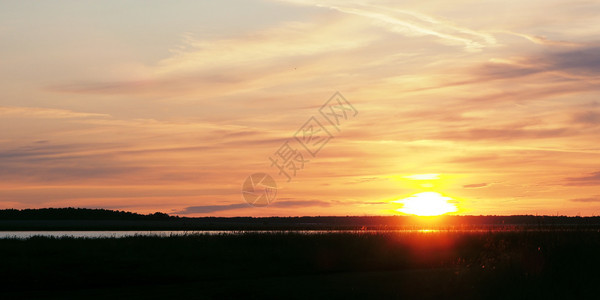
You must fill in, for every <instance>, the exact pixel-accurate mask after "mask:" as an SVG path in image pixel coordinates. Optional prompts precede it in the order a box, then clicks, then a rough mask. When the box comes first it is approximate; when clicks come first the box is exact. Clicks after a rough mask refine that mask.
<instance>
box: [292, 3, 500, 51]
mask: <svg viewBox="0 0 600 300" xmlns="http://www.w3.org/2000/svg"><path fill="white" fill-rule="evenodd" d="M289 2H292V3H297V4H303V5H314V6H318V7H324V8H329V9H333V10H336V11H340V12H342V13H346V14H352V15H356V16H360V17H365V18H367V19H369V20H371V21H373V22H374V24H376V25H378V26H381V27H383V28H385V29H386V30H390V31H393V32H396V33H400V34H404V35H408V36H433V37H435V38H438V39H439V40H441V41H442V42H444V43H448V44H454V45H462V46H463V47H464V48H465V49H466V50H468V51H479V50H481V48H484V47H487V46H493V45H495V44H496V39H495V37H494V36H493V35H492V34H490V33H486V32H479V31H476V30H473V29H470V28H466V27H461V26H457V25H455V24H452V23H450V22H448V21H445V20H442V19H439V18H436V17H433V16H429V15H425V14H422V13H418V12H416V11H409V10H402V9H396V8H393V7H389V6H387V7H384V6H381V5H374V4H370V3H368V2H357V1H312V0H291V1H289Z"/></svg>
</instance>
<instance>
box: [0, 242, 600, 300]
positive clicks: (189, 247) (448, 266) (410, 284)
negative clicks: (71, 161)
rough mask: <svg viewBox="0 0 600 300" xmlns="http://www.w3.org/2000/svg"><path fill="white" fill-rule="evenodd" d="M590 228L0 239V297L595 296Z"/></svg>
mask: <svg viewBox="0 0 600 300" xmlns="http://www.w3.org/2000/svg"><path fill="white" fill-rule="evenodd" d="M599 295H600V232H598V231H597V230H586V231H583V230H580V231H560V230H556V231H511V232H479V233H472V232H471V233H468V232H423V233H421V232H412V233H356V234H352V233H327V234H313V235H301V234H293V233H268V234H265V233H262V234H261V233H246V234H241V235H221V236H179V237H165V238H160V237H131V238H122V239H74V238H61V239H55V238H32V239H28V240H17V239H5V240H0V299H13V298H16V299H18V298H31V299H90V298H92V299H178V298H188V299H367V298H370V299H575V298H590V299H598V297H599Z"/></svg>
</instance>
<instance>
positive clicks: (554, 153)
mask: <svg viewBox="0 0 600 300" xmlns="http://www.w3.org/2000/svg"><path fill="white" fill-rule="evenodd" d="M599 13H600V3H599V2H598V1H572V0H569V1H566V0H560V1H551V0H543V1H542V0H529V1H506V0H502V1H495V0H492V1H461V0H456V1H455V0H453V1H448V0H444V1H401V2H400V1H380V0H370V1H311V0H282V1H267V0H265V1H258V0H222V1H175V2H166V1H130V0H125V1H48V2H39V1H2V2H0V45H1V46H0V208H17V209H22V208H41V207H89V208H106V209H118V210H128V211H134V212H140V213H151V212H156V211H162V212H166V213H170V214H173V215H180V216H209V215H210V216H257V217H258V216H303V215H311V216H317V215H321V216H323V215H341V216H345V215H398V214H403V212H402V205H403V204H402V199H415V197H416V196H415V195H431V194H432V193H433V194H436V195H439V198H440V199H448V203H451V204H454V205H455V206H456V208H457V209H456V211H455V212H452V213H454V214H466V215H480V214H483V215H501V214H545V215H557V214H558V215H572V216H575V215H581V216H590V215H600V163H599V162H600V144H599V143H598V141H600V98H599V95H600V39H599V37H600V36H599V35H598V32H600V22H597V18H598V14H599ZM336 92H339V94H336ZM330 99H331V100H332V101H338V100H340V99H345V100H340V101H342V102H340V103H342V104H343V105H342V106H337V108H340V107H345V108H350V107H351V109H352V110H346V111H345V112H348V114H347V115H345V116H344V117H343V118H340V120H338V121H339V124H333V123H329V122H328V120H327V118H326V116H328V115H327V114H326V113H324V114H322V113H321V112H324V111H325V110H323V109H324V108H325V109H327V108H329V107H330V106H328V104H327V103H332V102H328V101H329V100H330ZM329 116H331V115H329ZM311 120H312V121H311ZM330 120H331V119H330ZM315 121H316V122H317V123H314V122H315ZM310 122H313V123H310ZM319 124H320V125H321V126H322V127H323V129H324V131H323V130H322V131H320V132H321V133H322V135H320V136H317V135H315V137H319V138H327V139H325V140H324V141H322V143H321V144H320V146H319V147H320V148H319V149H318V152H317V153H315V155H312V154H311V153H309V152H308V151H307V149H305V148H303V145H302V144H300V142H299V141H301V140H302V139H296V137H298V136H299V135H300V136H302V138H303V139H305V138H306V132H307V131H306V130H307V129H312V130H320V128H321V127H319ZM334 125H336V126H334ZM307 126H308V127H307ZM310 126H313V127H310ZM325 131H327V134H325ZM315 132H316V131H315ZM286 143H287V144H286ZM283 145H288V146H290V149H291V151H295V152H293V153H300V154H301V158H302V159H301V160H300V161H304V163H303V164H302V165H301V166H302V168H299V166H300V164H299V163H298V165H297V168H298V170H296V174H295V175H294V174H288V175H290V178H289V181H288V178H287V177H286V176H285V173H283V172H280V170H279V169H278V168H277V165H273V164H272V162H271V159H272V158H273V157H275V156H276V154H277V153H280V150H281V149H282V146H283ZM288 171H289V170H288ZM255 173H258V174H263V173H264V174H268V175H269V176H271V178H273V180H274V181H275V182H276V185H277V189H276V193H277V194H276V198H275V199H274V200H273V202H272V203H270V204H269V205H267V206H264V207H256V206H252V205H249V204H248V203H247V202H246V201H245V199H244V197H243V195H244V194H243V193H242V189H243V184H244V182H245V180H246V178H247V177H248V176H249V175H251V174H255ZM292 175H293V176H292ZM417 198H418V197H417ZM444 201H445V200H444Z"/></svg>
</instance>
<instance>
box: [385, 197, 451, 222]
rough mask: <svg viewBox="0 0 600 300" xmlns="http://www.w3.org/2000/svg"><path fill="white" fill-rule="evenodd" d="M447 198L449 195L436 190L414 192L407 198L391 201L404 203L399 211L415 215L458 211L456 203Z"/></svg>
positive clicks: (434, 214) (435, 214)
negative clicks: (446, 195)
mask: <svg viewBox="0 0 600 300" xmlns="http://www.w3.org/2000/svg"><path fill="white" fill-rule="evenodd" d="M449 200H453V199H452V198H450V197H445V196H442V195H441V194H440V193H436V192H422V193H417V194H414V195H412V196H410V197H408V198H404V199H400V200H396V201H392V202H394V203H401V204H404V206H403V207H402V208H399V209H397V211H399V212H403V213H405V214H410V215H417V216H439V215H443V214H446V213H450V212H456V211H458V208H457V207H456V205H455V204H454V203H452V202H450V201H449Z"/></svg>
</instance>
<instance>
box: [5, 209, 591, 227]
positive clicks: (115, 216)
mask: <svg viewBox="0 0 600 300" xmlns="http://www.w3.org/2000/svg"><path fill="white" fill-rule="evenodd" d="M463 227H468V228H470V229H478V228H479V229H503V228H505V229H507V230H512V229H519V230H520V229H536V228H537V229H556V228H573V229H600V217H566V216H532V215H525V216H439V217H434V218H431V217H426V218H421V217H415V216H346V217H340V216H320V217H229V218H228V217H199V218H187V217H174V216H169V215H167V214H164V213H154V214H149V215H142V214H136V213H131V212H123V211H113V210H105V209H83V208H52V209H28V210H0V231H18V230H22V231H28V230H31V231H33V230H41V231H44V230H82V231H83V230H90V231H93V230H361V229H362V230H397V229H455V230H457V229H460V228H463Z"/></svg>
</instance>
